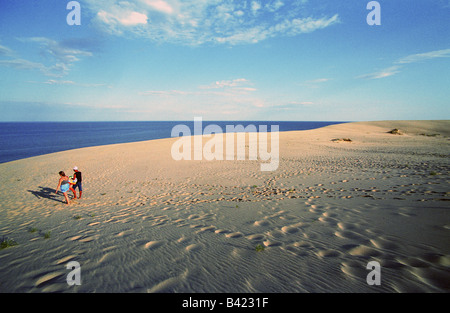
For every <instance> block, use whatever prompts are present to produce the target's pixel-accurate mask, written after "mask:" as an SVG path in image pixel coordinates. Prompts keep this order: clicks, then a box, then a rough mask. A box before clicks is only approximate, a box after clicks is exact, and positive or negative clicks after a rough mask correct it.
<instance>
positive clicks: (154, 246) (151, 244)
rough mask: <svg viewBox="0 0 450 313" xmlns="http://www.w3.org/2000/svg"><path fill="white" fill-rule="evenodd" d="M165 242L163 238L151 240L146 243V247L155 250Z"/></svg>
mask: <svg viewBox="0 0 450 313" xmlns="http://www.w3.org/2000/svg"><path fill="white" fill-rule="evenodd" d="M163 244H164V241H161V240H155V241H149V242H147V243H146V244H145V245H144V249H150V250H154V249H157V248H159V247H161V246H162V245H163Z"/></svg>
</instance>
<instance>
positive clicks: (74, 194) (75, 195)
mask: <svg viewBox="0 0 450 313" xmlns="http://www.w3.org/2000/svg"><path fill="white" fill-rule="evenodd" d="M69 189H70V190H71V191H72V192H73V198H74V199H76V198H77V193H76V191H75V189H73V188H72V187H70V188H69Z"/></svg>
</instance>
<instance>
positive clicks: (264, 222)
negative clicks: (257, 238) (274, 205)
mask: <svg viewBox="0 0 450 313" xmlns="http://www.w3.org/2000/svg"><path fill="white" fill-rule="evenodd" d="M269 224H270V223H269V221H267V220H261V221H256V222H254V223H253V225H255V226H269Z"/></svg>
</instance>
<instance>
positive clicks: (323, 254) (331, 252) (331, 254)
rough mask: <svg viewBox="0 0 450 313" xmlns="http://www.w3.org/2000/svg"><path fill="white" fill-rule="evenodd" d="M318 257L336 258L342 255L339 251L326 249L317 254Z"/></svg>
mask: <svg viewBox="0 0 450 313" xmlns="http://www.w3.org/2000/svg"><path fill="white" fill-rule="evenodd" d="M317 255H318V256H319V257H321V258H336V257H338V256H340V255H341V253H340V252H339V251H337V250H332V249H326V250H320V251H318V252H317Z"/></svg>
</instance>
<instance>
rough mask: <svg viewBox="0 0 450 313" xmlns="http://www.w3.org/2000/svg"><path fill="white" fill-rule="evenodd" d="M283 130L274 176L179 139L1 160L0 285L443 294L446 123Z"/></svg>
mask: <svg viewBox="0 0 450 313" xmlns="http://www.w3.org/2000/svg"><path fill="white" fill-rule="evenodd" d="M394 128H398V129H399V130H400V131H401V133H402V135H394V134H390V133H388V131H390V130H392V129H394ZM279 136H280V147H279V151H280V163H279V168H278V169H277V170H276V171H274V172H262V171H260V163H261V162H260V161H259V160H258V161H248V160H246V161H226V160H224V161H206V160H203V161H174V160H173V159H172V157H171V154H170V151H171V146H172V144H173V142H174V141H175V140H176V139H175V138H170V139H163V140H154V141H147V142H139V143H129V144H119V145H110V146H101V147H92V148H83V149H78V150H72V151H65V152H60V153H54V154H50V155H44V156H39V157H33V158H29V159H25V160H19V161H14V162H9V163H4V164H0V238H3V240H7V239H8V240H14V241H15V242H16V243H17V245H15V246H11V247H7V248H5V249H1V250H0V273H1V278H0V292H277V293H278V292H449V291H450V271H449V270H450V214H449V204H448V203H449V202H448V201H449V200H450V188H449V176H448V171H449V165H450V164H449V152H450V149H449V148H450V141H449V138H450V121H384V122H358V123H348V124H340V125H332V126H328V127H324V128H321V129H315V130H310V131H299V132H285V133H280V134H279ZM333 139H350V140H351V141H343V140H334V141H333ZM75 165H77V166H78V167H79V168H80V170H81V171H82V172H83V178H84V185H83V187H84V193H83V199H78V200H73V201H72V202H71V204H70V205H66V204H65V203H64V197H63V195H62V194H59V195H56V194H55V193H54V189H55V187H56V186H57V182H58V172H59V171H60V170H64V171H66V173H72V171H71V168H72V167H73V166H75ZM69 195H71V193H70V192H69ZM46 237H47V238H46ZM256 247H262V248H264V249H262V251H257V249H256ZM70 261H77V262H79V264H80V265H81V280H82V283H81V285H80V286H68V285H67V283H66V276H67V274H68V273H69V270H67V269H66V265H67V263H68V262H70ZM369 261H377V262H379V263H380V265H381V285H379V286H370V285H368V284H367V282H366V277H367V275H368V274H369V270H367V269H366V265H367V263H368V262H369Z"/></svg>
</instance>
